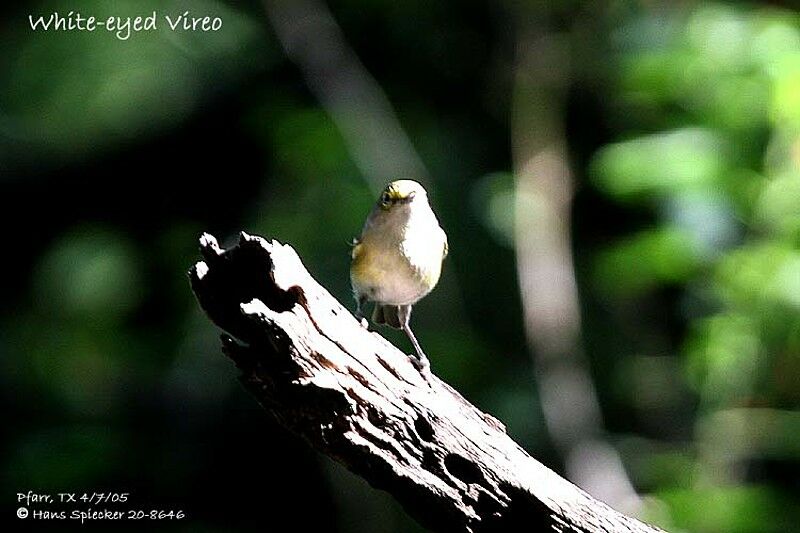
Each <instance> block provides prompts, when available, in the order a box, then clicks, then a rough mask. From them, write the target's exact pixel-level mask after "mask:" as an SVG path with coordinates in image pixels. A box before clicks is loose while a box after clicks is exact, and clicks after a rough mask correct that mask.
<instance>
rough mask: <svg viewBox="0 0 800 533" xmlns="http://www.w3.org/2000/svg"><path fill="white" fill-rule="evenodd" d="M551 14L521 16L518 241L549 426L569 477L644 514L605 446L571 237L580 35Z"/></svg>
mask: <svg viewBox="0 0 800 533" xmlns="http://www.w3.org/2000/svg"><path fill="white" fill-rule="evenodd" d="M551 17H552V14H551V13H550V10H548V9H547V8H541V9H531V10H523V11H522V12H520V13H519V14H518V15H517V16H516V17H515V20H517V28H516V55H517V61H516V65H515V76H514V82H515V83H514V93H513V94H514V96H513V100H512V105H513V107H512V119H511V131H512V135H511V137H512V139H511V140H512V150H513V161H514V176H515V204H514V213H515V231H514V239H515V240H514V242H515V245H516V252H517V273H518V276H519V283H520V290H521V293H522V304H523V316H524V323H525V329H526V336H527V339H528V343H529V345H530V347H531V355H532V357H533V360H534V369H535V373H536V380H537V384H538V387H539V394H540V397H541V402H542V411H543V413H544V416H545V422H546V424H547V429H548V431H549V433H550V436H551V438H552V439H553V442H554V444H555V445H556V447H557V448H558V450H559V452H560V454H561V456H562V458H563V461H564V465H565V468H566V471H567V475H568V476H569V478H570V479H571V480H572V481H573V482H575V483H576V484H578V485H579V486H580V487H582V488H583V489H584V490H587V491H588V492H589V493H591V494H593V495H595V496H596V497H598V498H601V499H603V500H604V501H606V502H608V503H609V504H610V505H612V506H614V507H617V508H619V509H624V510H627V511H629V512H634V513H637V512H640V504H639V501H638V496H637V495H636V492H635V490H634V489H633V486H632V485H631V483H630V481H629V480H628V477H627V474H626V472H625V468H624V466H623V464H622V461H621V459H620V457H619V455H618V454H617V452H616V450H615V449H614V448H613V447H612V446H611V445H610V444H609V443H608V442H607V441H606V440H605V439H606V437H605V435H604V430H603V425H602V416H601V414H600V406H599V403H598V397H597V394H596V392H595V388H594V380H593V378H592V376H591V374H590V371H589V366H588V362H587V360H586V357H585V356H584V351H583V346H582V343H581V318H580V306H579V302H578V288H577V283H576V280H575V271H574V267H573V260H572V251H571V247H572V239H571V233H570V229H571V225H570V220H571V217H572V199H573V190H574V187H575V186H574V179H573V175H572V171H571V169H570V162H569V161H568V154H567V139H566V137H565V135H566V132H565V124H564V120H565V119H564V108H565V106H566V95H567V91H568V89H569V86H570V85H571V84H572V83H573V76H572V69H573V68H574V66H573V65H572V60H571V53H572V50H571V45H570V35H569V34H566V33H563V34H562V33H557V32H556V31H555V30H552V29H549V28H548V27H547V24H548V23H549V22H550V20H549V19H550V18H551Z"/></svg>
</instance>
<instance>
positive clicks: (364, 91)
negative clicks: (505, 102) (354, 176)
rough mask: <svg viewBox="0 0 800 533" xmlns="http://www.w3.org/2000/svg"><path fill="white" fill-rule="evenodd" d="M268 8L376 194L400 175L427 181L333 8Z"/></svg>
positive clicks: (272, 0)
mask: <svg viewBox="0 0 800 533" xmlns="http://www.w3.org/2000/svg"><path fill="white" fill-rule="evenodd" d="M264 5H265V7H266V10H267V13H268V14H269V19H270V21H271V22H272V26H273V28H274V29H275V34H276V35H277V36H278V39H279V40H280V42H281V46H283V49H284V50H285V51H286V54H287V55H288V56H289V58H290V59H291V60H292V61H294V63H295V64H296V65H297V66H298V67H299V68H300V70H301V71H302V72H303V75H304V77H305V79H306V81H307V83H308V85H309V87H311V89H312V90H313V91H314V94H315V95H316V97H317V99H318V100H319V101H320V103H321V104H322V105H323V106H324V107H325V109H326V111H327V112H328V113H329V114H330V116H331V118H332V119H333V120H334V122H335V123H336V126H337V128H338V129H339V131H340V132H341V134H342V136H343V137H344V140H345V142H346V143H347V146H348V148H349V150H350V153H351V155H352V157H353V160H354V161H355V162H356V164H357V165H358V168H359V170H360V172H361V174H362V175H363V176H364V177H365V178H367V180H368V181H369V184H370V188H371V189H372V191H373V192H374V193H377V192H378V191H380V190H381V189H383V187H384V186H385V185H386V183H387V179H393V178H399V177H415V179H417V180H418V181H420V182H423V183H424V182H425V180H426V179H427V174H428V173H427V172H426V171H425V165H424V164H423V163H422V160H421V159H420V158H419V155H417V153H416V151H415V150H414V147H413V146H412V144H411V141H410V140H409V139H408V137H407V136H406V134H405V133H404V132H403V128H402V126H401V125H400V121H399V120H398V118H397V115H396V114H395V112H394V110H393V109H392V106H391V104H390V103H389V100H388V99H387V98H386V95H385V94H384V93H383V91H382V90H381V88H380V86H379V85H378V83H377V82H376V81H375V79H374V78H373V77H372V76H371V75H370V74H369V72H367V70H366V69H365V68H364V65H363V64H362V63H361V62H360V61H359V59H358V57H357V56H356V54H355V53H354V52H353V50H352V49H351V48H350V47H349V46H348V44H347V42H346V41H345V39H344V36H343V34H342V31H341V29H340V28H339V25H338V24H337V23H336V20H335V19H334V18H333V16H332V15H331V12H330V10H329V9H328V6H327V5H325V3H323V2H320V1H316V0H297V1H295V0H289V1H287V0H265V2H264Z"/></svg>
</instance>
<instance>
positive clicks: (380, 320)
mask: <svg viewBox="0 0 800 533" xmlns="http://www.w3.org/2000/svg"><path fill="white" fill-rule="evenodd" d="M402 307H408V306H405V305H382V304H375V309H374V310H373V311H372V322H373V323H375V324H386V325H387V326H390V327H393V328H395V329H403V324H402V323H401V322H400V313H401V308H402Z"/></svg>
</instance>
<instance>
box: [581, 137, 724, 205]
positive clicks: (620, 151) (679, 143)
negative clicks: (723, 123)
mask: <svg viewBox="0 0 800 533" xmlns="http://www.w3.org/2000/svg"><path fill="white" fill-rule="evenodd" d="M592 166H593V170H594V175H595V182H596V183H597V185H598V186H599V187H600V188H601V189H602V190H604V191H605V192H607V193H609V194H610V195H612V196H615V197H618V198H620V199H635V198H639V197H641V196H643V195H652V194H664V193H673V192H679V191H680V192H683V191H686V190H690V189H694V190H698V189H701V190H702V189H705V188H708V187H710V186H713V185H714V184H715V182H717V181H718V180H719V178H720V177H721V176H722V173H723V172H724V171H725V170H726V169H727V167H728V164H727V157H726V147H725V143H724V142H723V140H722V139H721V138H720V137H719V136H718V135H717V134H716V133H714V132H712V131H710V130H705V129H702V128H687V129H681V130H676V131H672V132H668V133H659V134H654V135H649V136H646V137H640V138H638V139H633V140H630V141H625V142H621V143H617V144H612V145H609V146H607V147H606V148H603V149H602V150H601V151H600V152H598V154H597V155H596V157H595V158H594V161H593V163H592Z"/></svg>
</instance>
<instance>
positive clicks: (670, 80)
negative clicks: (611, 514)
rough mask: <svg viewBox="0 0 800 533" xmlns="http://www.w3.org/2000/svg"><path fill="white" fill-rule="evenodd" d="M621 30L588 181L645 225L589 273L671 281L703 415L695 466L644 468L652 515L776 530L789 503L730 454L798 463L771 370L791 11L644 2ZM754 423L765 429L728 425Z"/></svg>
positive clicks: (791, 211) (794, 174)
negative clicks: (648, 473) (674, 471)
mask: <svg viewBox="0 0 800 533" xmlns="http://www.w3.org/2000/svg"><path fill="white" fill-rule="evenodd" d="M662 17H663V18H662ZM637 30H638V31H637ZM646 32H651V35H649V36H643V35H642V33H646ZM618 37H619V43H620V44H621V45H622V46H620V48H619V51H618V53H619V62H620V64H621V65H622V70H621V72H620V73H619V76H618V78H616V80H615V86H616V88H617V89H618V90H619V93H618V94H619V95H620V96H619V98H618V99H616V100H615V106H617V109H620V110H621V111H622V113H621V114H622V116H620V117H619V119H618V120H619V121H620V124H622V125H624V127H623V128H621V129H620V131H619V133H618V135H620V136H621V137H623V138H625V140H624V141H620V142H617V143H614V144H611V145H609V146H607V147H605V148H603V149H601V150H600V151H598V152H597V154H596V155H595V157H594V160H593V163H592V170H593V175H594V183H595V184H596V186H597V187H598V188H599V189H600V190H601V191H603V192H604V193H605V194H607V195H608V196H610V197H611V198H613V199H615V200H617V201H619V202H624V203H625V204H626V205H632V206H637V207H638V208H644V209H646V210H648V211H649V212H650V213H651V214H652V217H653V218H652V220H653V223H652V226H651V227H648V228H646V229H642V230H639V231H638V232H637V233H635V234H634V235H632V236H630V237H625V238H623V239H621V240H620V241H619V242H618V243H616V244H613V245H612V246H610V247H609V248H608V249H607V250H605V251H603V252H602V253H601V254H600V255H599V256H598V257H597V259H596V268H595V270H594V276H595V282H596V283H597V284H598V286H600V287H603V288H605V289H606V290H607V291H609V292H611V293H616V294H618V295H620V296H625V297H626V298H630V297H631V296H635V297H637V298H644V297H646V295H647V294H648V293H650V294H651V293H652V291H656V290H659V289H661V288H664V287H666V286H671V287H677V288H679V290H680V291H681V292H682V297H681V298H682V299H683V301H684V302H686V305H684V306H683V308H682V320H683V321H685V323H686V324H687V326H688V333H687V334H686V335H685V337H684V339H683V340H682V342H680V343H679V345H678V346H676V351H677V352H678V354H679V355H680V357H682V358H683V360H684V362H685V365H684V368H685V372H686V374H685V377H686V379H687V380H688V382H689V383H690V384H691V385H692V386H693V388H694V390H695V392H696V394H697V397H698V400H699V404H698V407H697V409H698V412H697V416H698V417H699V419H700V420H701V422H700V423H699V424H698V426H697V430H696V431H697V433H696V438H697V440H696V445H697V447H698V448H697V451H698V452H699V453H697V454H695V455H694V456H693V457H694V459H693V466H692V469H693V470H694V471H696V472H698V473H700V475H699V476H694V477H693V479H692V480H685V481H684V482H683V486H682V487H680V488H679V489H676V488H675V487H674V483H671V482H669V480H661V481H659V480H655V487H654V488H655V490H654V494H655V495H657V497H658V498H659V499H660V500H661V502H662V503H664V504H666V506H667V509H668V511H667V515H668V516H669V518H668V519H666V518H665V519H663V520H662V522H663V523H664V525H665V526H667V527H670V528H676V529H677V530H683V529H685V530H687V531H700V532H705V531H708V532H712V531H737V532H757V531H758V532H761V531H786V530H788V529H791V526H790V524H793V523H795V522H794V521H795V520H796V519H797V510H798V509H797V506H796V505H794V504H789V501H790V500H791V498H790V497H789V494H787V493H786V492H785V491H783V490H782V489H779V488H770V487H765V486H758V485H757V484H754V483H750V482H748V481H747V479H746V478H744V477H743V476H742V473H741V472H742V471H741V465H742V464H744V463H745V462H746V461H750V460H756V459H757V458H761V457H763V455H764V453H766V452H765V450H773V453H772V454H771V456H772V458H773V459H775V457H776V456H775V454H774V450H775V449H779V450H781V452H778V456H779V457H780V459H778V460H783V461H796V460H797V456H796V447H795V446H792V445H790V444H789V440H790V439H789V440H787V438H786V435H787V434H788V432H789V431H790V428H795V425H796V421H795V420H794V413H793V412H792V411H791V410H786V409H787V408H788V409H791V408H797V397H796V395H793V397H792V400H790V401H789V402H788V403H787V400H788V399H789V398H788V397H787V395H786V394H785V388H783V387H779V386H776V385H775V379H774V376H776V375H777V374H778V373H780V372H787V371H788V372H790V373H791V377H788V376H787V377H786V379H787V380H788V381H793V382H794V383H797V382H799V381H800V369H799V368H798V365H797V364H796V361H798V359H800V349H799V348H800V347H799V346H798V342H797V339H798V336H800V239H798V237H800V233H798V228H799V224H800V157H798V151H797V147H798V146H800V114H798V110H800V100H798V98H799V96H798V95H800V76H798V71H799V70H798V66H800V26H798V19H797V17H796V15H794V14H793V13H789V12H785V11H779V10H776V9H767V8H747V7H744V6H734V5H723V4H699V5H698V6H696V7H695V8H694V9H693V10H692V11H691V12H689V13H686V14H684V13H680V12H677V11H672V12H671V11H669V10H667V11H665V12H661V13H660V14H656V13H647V14H645V15H644V16H643V19H641V20H639V21H636V22H634V23H630V25H628V26H626V27H623V28H622V29H620V30H619V35H618ZM642 131H647V132H649V133H647V134H641V132H642ZM621 301H622V300H621ZM653 327H654V326H651V328H653ZM790 361H791V362H790ZM781 381H782V380H781ZM794 388H796V387H794ZM752 405H758V406H762V407H767V406H769V407H772V408H773V409H770V410H762V411H755V410H752V409H751V406H752ZM732 408H736V409H738V410H737V411H728V410H729V409H732ZM726 413H728V414H727V415H726ZM731 413H737V416H736V418H735V419H732V418H731V416H732V414H731ZM704 420H716V421H717V422H716V423H715V424H714V425H709V423H707V422H703V421H704ZM734 420H735V421H737V422H738V423H737V424H735V425H734V426H730V423H732V422H733V421H734ZM756 420H757V421H758V424H760V425H759V426H758V427H760V428H761V429H762V430H763V431H750V432H745V433H746V434H745V433H742V431H741V430H733V429H726V428H730V427H737V428H744V427H747V425H748V424H755V423H756ZM726 421H727V422H726ZM714 428H716V429H714ZM767 428H770V429H767ZM745 442H751V443H753V445H752V446H743V447H742V446H739V445H742V443H745ZM755 442H758V444H755ZM726 444H728V445H729V446H734V447H735V450H736V455H735V457H729V454H730V453H733V452H732V451H731V452H729V453H728V454H727V455H726V449H728V448H726ZM737 446H739V447H737ZM722 457H728V459H721V458H722ZM659 486H661V487H662V488H661V489H659V488H658V487H659Z"/></svg>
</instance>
